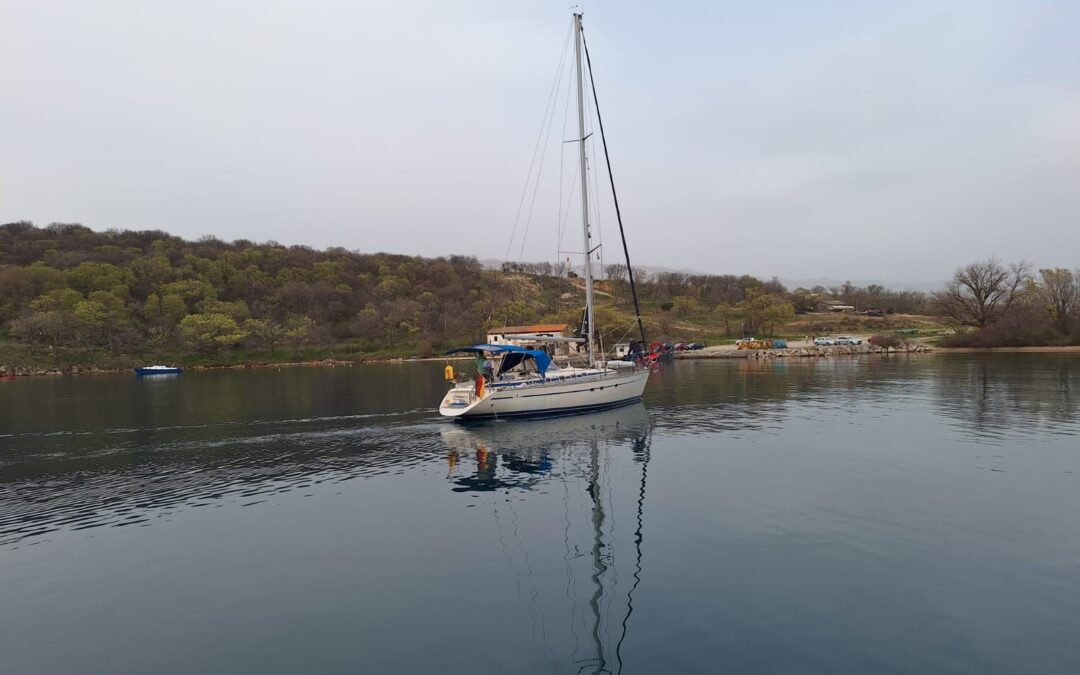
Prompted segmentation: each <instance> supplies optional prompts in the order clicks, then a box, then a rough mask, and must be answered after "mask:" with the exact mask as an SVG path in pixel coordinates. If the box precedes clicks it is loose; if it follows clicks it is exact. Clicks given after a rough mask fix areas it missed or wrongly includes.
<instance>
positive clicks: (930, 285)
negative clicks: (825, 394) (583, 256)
mask: <svg viewBox="0 0 1080 675" xmlns="http://www.w3.org/2000/svg"><path fill="white" fill-rule="evenodd" d="M502 263H503V261H501V260H496V259H495V258H486V259H484V260H481V261H480V264H481V265H483V266H484V267H486V268H488V269H493V270H498V269H501V268H502ZM573 269H574V271H575V272H577V273H579V274H580V273H581V266H580V265H575V266H574V268H573ZM594 269H595V268H594ZM634 269H635V270H638V269H642V270H645V271H646V272H648V273H649V274H658V273H660V272H680V273H682V274H727V273H720V272H702V271H701V270H692V269H686V268H682V269H676V268H674V267H661V266H657V265H634ZM730 274H740V276H741V273H736V272H731V273H730ZM753 276H756V277H757V278H759V279H762V280H768V279H771V278H772V275H761V274H755V275H753ZM844 281H845V280H844V279H833V278H832V277H817V278H813V279H787V278H784V277H780V283H782V284H784V286H786V287H787V288H788V290H794V289H796V288H800V287H802V288H813V287H814V286H824V287H825V288H832V287H834V286H842V285H843V284H844ZM850 281H851V283H853V284H855V285H856V286H869V285H870V284H877V285H879V286H883V287H885V288H886V289H888V290H890V291H919V292H922V293H931V292H933V291H937V290H940V289H942V288H944V287H945V282H944V281H903V282H898V281H882V280H880V279H851V280H850Z"/></svg>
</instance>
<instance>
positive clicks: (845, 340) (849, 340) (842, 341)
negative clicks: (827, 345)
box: [836, 335, 862, 345]
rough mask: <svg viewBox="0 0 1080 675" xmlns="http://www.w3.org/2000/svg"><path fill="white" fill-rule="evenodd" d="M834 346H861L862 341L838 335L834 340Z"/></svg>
mask: <svg viewBox="0 0 1080 675" xmlns="http://www.w3.org/2000/svg"><path fill="white" fill-rule="evenodd" d="M836 344H838V345H861V344H862V340H860V339H859V338H857V337H851V336H850V335H840V336H837V338H836Z"/></svg>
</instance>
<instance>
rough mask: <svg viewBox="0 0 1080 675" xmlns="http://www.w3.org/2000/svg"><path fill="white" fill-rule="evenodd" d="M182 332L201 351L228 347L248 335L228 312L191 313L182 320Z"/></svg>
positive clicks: (186, 339) (191, 345)
mask: <svg viewBox="0 0 1080 675" xmlns="http://www.w3.org/2000/svg"><path fill="white" fill-rule="evenodd" d="M180 334H181V335H182V336H183V338H184V341H185V342H186V343H187V344H188V345H189V346H190V347H192V348H194V349H195V350H197V351H201V352H209V351H213V350H215V349H228V348H230V347H233V346H235V345H237V344H240V343H241V342H243V341H244V338H246V337H247V333H245V332H244V330H243V329H241V328H240V326H238V325H237V324H236V320H235V319H233V318H232V317H231V316H229V315H227V314H201V313H200V314H189V315H187V316H185V317H184V319H183V321H181V322H180Z"/></svg>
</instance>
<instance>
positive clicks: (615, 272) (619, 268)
mask: <svg viewBox="0 0 1080 675" xmlns="http://www.w3.org/2000/svg"><path fill="white" fill-rule="evenodd" d="M626 272H627V270H626V265H622V264H619V263H615V264H612V265H604V274H605V275H607V278H608V279H611V280H612V281H622V280H624V279H626Z"/></svg>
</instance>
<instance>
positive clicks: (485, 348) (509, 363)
mask: <svg viewBox="0 0 1080 675" xmlns="http://www.w3.org/2000/svg"><path fill="white" fill-rule="evenodd" d="M484 352H489V353H492V354H502V355H503V362H502V368H500V369H499V372H500V373H505V372H506V371H507V370H510V369H511V368H513V367H514V366H516V365H518V364H519V363H521V362H522V361H523V360H525V359H529V358H531V359H532V360H533V361H535V362H536V372H538V373H540V375H543V374H544V373H545V372H546V371H547V369H548V366H550V365H551V357H550V356H548V353H547V352H545V351H543V350H540V349H526V348H525V347H517V346H514V345H473V346H472V347H458V348H457V349H451V350H450V351H448V352H446V353H447V354H461V353H466V354H483V353H484Z"/></svg>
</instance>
